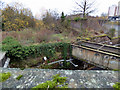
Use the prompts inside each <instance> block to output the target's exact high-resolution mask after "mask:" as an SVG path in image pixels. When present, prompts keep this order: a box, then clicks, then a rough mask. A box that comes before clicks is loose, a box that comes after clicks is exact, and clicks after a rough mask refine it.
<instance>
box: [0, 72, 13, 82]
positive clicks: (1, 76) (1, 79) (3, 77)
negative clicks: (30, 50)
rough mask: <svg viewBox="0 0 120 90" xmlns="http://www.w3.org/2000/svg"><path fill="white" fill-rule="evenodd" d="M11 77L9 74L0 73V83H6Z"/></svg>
mask: <svg viewBox="0 0 120 90" xmlns="http://www.w3.org/2000/svg"><path fill="white" fill-rule="evenodd" d="M10 76H11V73H9V72H8V73H0V82H4V81H6V80H7V79H8V78H9V77H10Z"/></svg>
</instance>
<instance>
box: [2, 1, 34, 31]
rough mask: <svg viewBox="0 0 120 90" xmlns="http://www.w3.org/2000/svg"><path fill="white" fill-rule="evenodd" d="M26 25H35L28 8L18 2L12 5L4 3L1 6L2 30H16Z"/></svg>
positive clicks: (26, 26)
mask: <svg viewBox="0 0 120 90" xmlns="http://www.w3.org/2000/svg"><path fill="white" fill-rule="evenodd" d="M16 6H17V7H16ZM18 8H19V9H18ZM20 8H21V9H20ZM28 27H35V21H34V18H33V15H32V12H31V10H30V9H28V8H24V7H22V6H21V5H19V4H18V3H15V4H13V6H11V5H6V7H4V8H3V10H2V27H0V28H2V30H3V31H13V30H14V31H16V30H21V29H24V28H28Z"/></svg>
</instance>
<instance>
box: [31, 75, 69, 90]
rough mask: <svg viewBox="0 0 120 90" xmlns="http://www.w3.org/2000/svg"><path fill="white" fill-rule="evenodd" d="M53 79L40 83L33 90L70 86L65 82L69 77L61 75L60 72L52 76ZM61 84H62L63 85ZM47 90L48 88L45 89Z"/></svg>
mask: <svg viewBox="0 0 120 90" xmlns="http://www.w3.org/2000/svg"><path fill="white" fill-rule="evenodd" d="M52 78H53V79H52V80H51V81H46V82H45V83H42V84H39V85H37V86H35V87H33V88H32V89H31V90H34V89H35V90H36V89H38V88H44V89H45V88H53V89H55V88H68V86H67V84H66V83H65V82H66V80H67V77H60V74H56V75H54V76H53V77H52ZM59 85H62V86H61V87H60V86H59ZM45 90H46V89H45Z"/></svg>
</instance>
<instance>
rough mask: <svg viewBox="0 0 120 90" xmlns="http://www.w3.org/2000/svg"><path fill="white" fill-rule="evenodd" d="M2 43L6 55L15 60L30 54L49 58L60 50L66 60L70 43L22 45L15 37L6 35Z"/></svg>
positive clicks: (69, 50)
mask: <svg viewBox="0 0 120 90" xmlns="http://www.w3.org/2000/svg"><path fill="white" fill-rule="evenodd" d="M2 43H3V47H2V50H3V51H7V56H8V57H9V58H10V59H11V60H15V61H16V60H23V59H26V58H28V57H31V56H32V57H38V56H47V57H48V58H51V57H54V56H55V54H56V52H61V54H62V57H63V59H64V60H66V59H67V57H68V53H70V52H71V49H70V43H64V42H59V43H48V44H40V45H31V46H22V45H20V43H19V42H18V41H17V40H16V39H14V38H12V37H7V39H4V40H3V42H2ZM69 55H70V54H69Z"/></svg>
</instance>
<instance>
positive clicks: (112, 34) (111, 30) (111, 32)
mask: <svg viewBox="0 0 120 90" xmlns="http://www.w3.org/2000/svg"><path fill="white" fill-rule="evenodd" d="M108 35H109V36H110V37H111V38H112V37H114V35H115V29H114V28H112V29H110V30H109V33H108Z"/></svg>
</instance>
